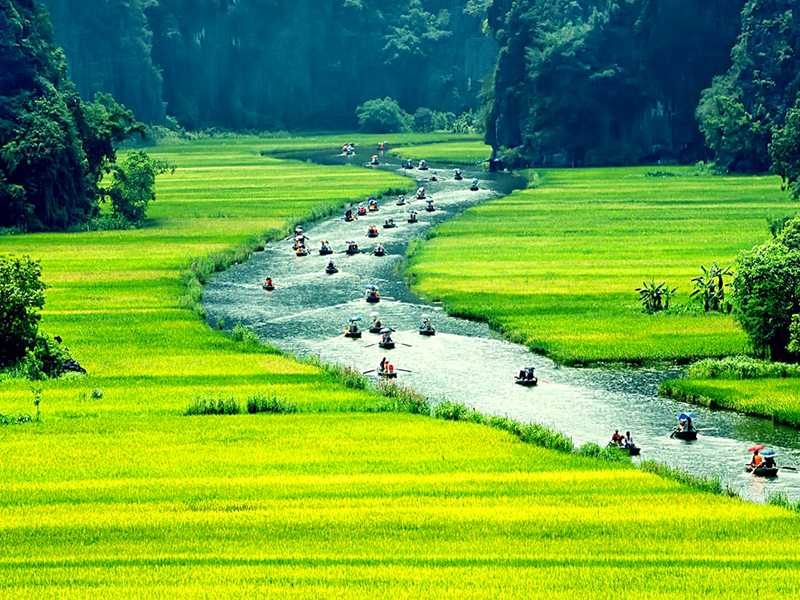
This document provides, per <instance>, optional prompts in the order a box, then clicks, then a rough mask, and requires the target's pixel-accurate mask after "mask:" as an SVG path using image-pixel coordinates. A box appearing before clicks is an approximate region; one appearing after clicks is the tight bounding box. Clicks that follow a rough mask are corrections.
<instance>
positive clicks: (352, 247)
mask: <svg viewBox="0 0 800 600" xmlns="http://www.w3.org/2000/svg"><path fill="white" fill-rule="evenodd" d="M358 253H359V249H358V244H349V245H348V246H347V251H346V254H347V255H348V256H354V255H356V254H358Z"/></svg>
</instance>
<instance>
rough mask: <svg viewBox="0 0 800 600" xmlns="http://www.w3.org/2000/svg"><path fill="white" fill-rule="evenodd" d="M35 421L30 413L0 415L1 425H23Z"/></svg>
mask: <svg viewBox="0 0 800 600" xmlns="http://www.w3.org/2000/svg"><path fill="white" fill-rule="evenodd" d="M25 423H33V417H31V416H30V415H0V425H23V424H25Z"/></svg>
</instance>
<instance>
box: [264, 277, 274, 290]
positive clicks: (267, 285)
mask: <svg viewBox="0 0 800 600" xmlns="http://www.w3.org/2000/svg"><path fill="white" fill-rule="evenodd" d="M261 287H263V288H264V289H265V290H266V291H268V292H271V291H272V290H274V289H275V284H273V283H272V277H267V278H266V279H265V280H264V283H263V285H262V286H261Z"/></svg>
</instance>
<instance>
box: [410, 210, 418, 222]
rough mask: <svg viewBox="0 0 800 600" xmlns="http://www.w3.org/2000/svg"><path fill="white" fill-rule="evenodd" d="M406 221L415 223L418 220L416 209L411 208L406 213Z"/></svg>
mask: <svg viewBox="0 0 800 600" xmlns="http://www.w3.org/2000/svg"><path fill="white" fill-rule="evenodd" d="M408 222H409V223H417V222H418V219H417V211H415V210H412V211H411V212H410V213H408Z"/></svg>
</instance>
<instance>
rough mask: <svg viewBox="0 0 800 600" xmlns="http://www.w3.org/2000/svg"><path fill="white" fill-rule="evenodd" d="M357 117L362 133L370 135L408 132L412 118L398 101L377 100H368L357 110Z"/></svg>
mask: <svg viewBox="0 0 800 600" xmlns="http://www.w3.org/2000/svg"><path fill="white" fill-rule="evenodd" d="M356 117H357V118H358V126H359V128H360V129H361V131H367V132H370V133H399V132H403V131H408V130H409V128H410V121H411V117H410V115H408V113H406V112H405V111H404V110H403V109H402V108H400V105H399V104H398V103H397V100H394V99H392V98H389V97H386V98H375V99H373V100H367V101H366V102H364V103H363V104H361V105H359V107H358V108H356Z"/></svg>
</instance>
